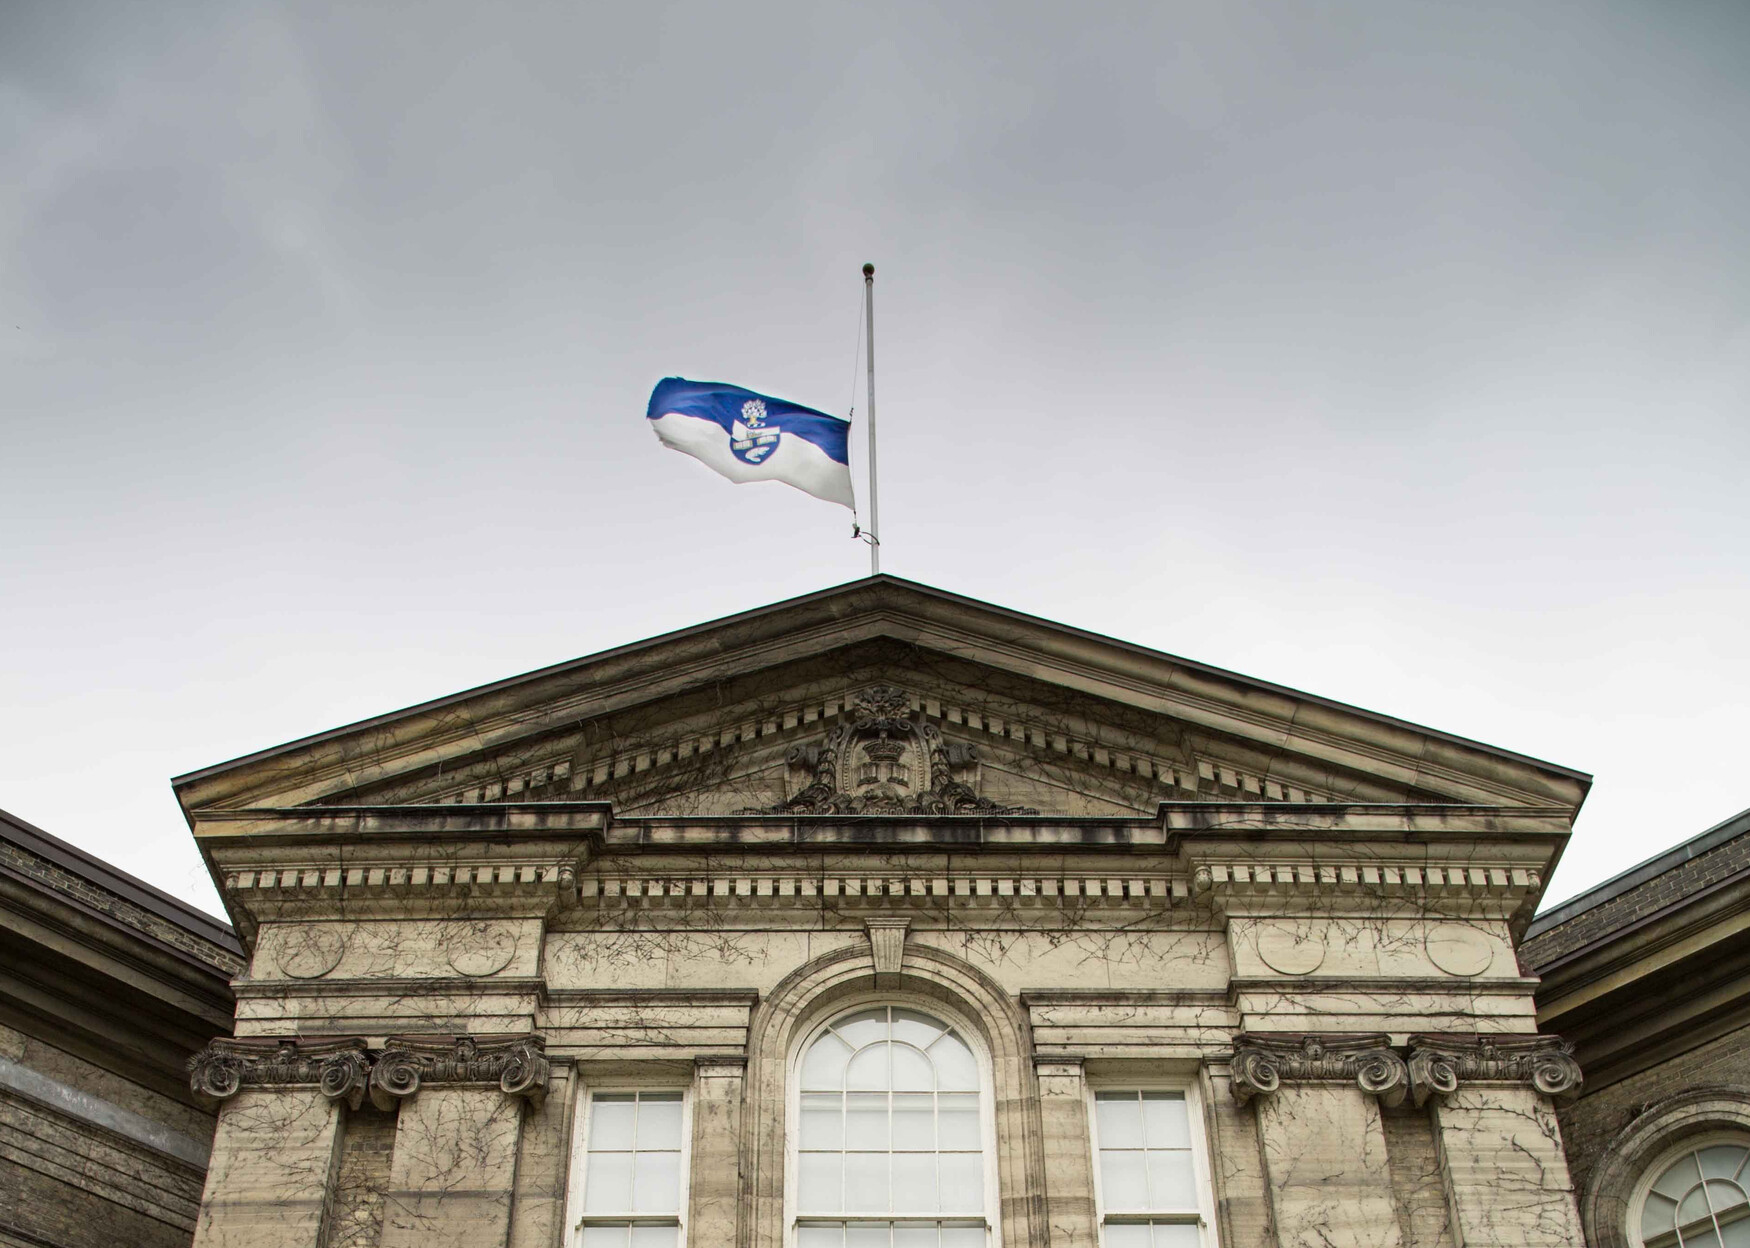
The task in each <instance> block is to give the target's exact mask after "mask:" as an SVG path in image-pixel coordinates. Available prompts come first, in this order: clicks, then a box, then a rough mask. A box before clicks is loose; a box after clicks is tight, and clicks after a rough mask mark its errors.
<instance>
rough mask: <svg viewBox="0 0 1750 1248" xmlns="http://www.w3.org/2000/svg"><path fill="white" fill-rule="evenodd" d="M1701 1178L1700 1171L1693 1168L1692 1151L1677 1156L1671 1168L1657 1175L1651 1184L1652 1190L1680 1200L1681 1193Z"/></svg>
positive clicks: (1693, 1157)
mask: <svg viewBox="0 0 1750 1248" xmlns="http://www.w3.org/2000/svg"><path fill="white" fill-rule="evenodd" d="M1700 1180H1701V1171H1699V1170H1697V1169H1696V1168H1695V1155H1694V1154H1693V1153H1691V1154H1686V1155H1685V1156H1683V1157H1679V1158H1678V1159H1677V1161H1676V1162H1675V1163H1674V1164H1673V1165H1672V1166H1671V1168H1670V1169H1669V1170H1667V1171H1665V1173H1664V1174H1662V1175H1660V1176H1659V1181H1658V1182H1657V1183H1655V1184H1653V1190H1654V1191H1655V1192H1658V1193H1660V1194H1662V1195H1665V1196H1669V1197H1670V1198H1671V1199H1672V1200H1682V1199H1683V1193H1685V1192H1687V1191H1688V1190H1689V1189H1690V1188H1691V1187H1692V1186H1694V1185H1695V1184H1696V1183H1697V1182H1699V1181H1700Z"/></svg>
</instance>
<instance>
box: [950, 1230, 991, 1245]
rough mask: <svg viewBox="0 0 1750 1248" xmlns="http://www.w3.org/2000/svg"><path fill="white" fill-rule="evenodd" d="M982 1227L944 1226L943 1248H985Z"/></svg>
mask: <svg viewBox="0 0 1750 1248" xmlns="http://www.w3.org/2000/svg"><path fill="white" fill-rule="evenodd" d="M984 1238H985V1237H984V1228H983V1227H982V1226H944V1227H943V1228H942V1248H985V1244H984Z"/></svg>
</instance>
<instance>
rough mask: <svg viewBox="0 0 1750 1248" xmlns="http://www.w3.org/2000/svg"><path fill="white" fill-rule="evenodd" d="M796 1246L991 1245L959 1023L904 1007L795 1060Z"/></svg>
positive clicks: (855, 1020) (973, 1087) (826, 1034)
mask: <svg viewBox="0 0 1750 1248" xmlns="http://www.w3.org/2000/svg"><path fill="white" fill-rule="evenodd" d="M794 1069H795V1072H796V1074H795V1078H794V1080H793V1082H792V1086H793V1092H792V1095H791V1130H790V1131H789V1133H788V1137H787V1138H788V1139H789V1141H790V1144H789V1152H790V1181H789V1183H788V1184H787V1190H788V1193H789V1205H790V1225H791V1231H792V1235H793V1241H792V1242H793V1243H794V1245H795V1248H988V1245H989V1244H991V1243H994V1242H995V1241H994V1238H993V1235H994V1232H995V1229H996V1227H995V1207H996V1192H995V1186H996V1180H995V1171H994V1167H993V1165H992V1150H991V1139H992V1135H993V1131H992V1126H991V1115H990V1110H991V1103H990V1092H989V1080H988V1079H987V1077H986V1073H985V1070H984V1066H983V1064H982V1063H981V1061H980V1059H979V1056H978V1055H977V1053H975V1051H974V1049H973V1048H972V1046H971V1045H970V1044H968V1043H967V1041H966V1039H965V1037H964V1035H963V1034H962V1032H961V1030H960V1029H959V1028H957V1027H955V1026H954V1025H953V1024H951V1023H949V1022H946V1021H944V1020H942V1019H940V1018H938V1017H936V1016H935V1015H934V1014H931V1013H926V1012H924V1011H921V1010H916V1009H912V1008H909V1007H906V1006H902V1005H878V1006H873V1007H863V1008H859V1009H856V1010H853V1011H852V1012H850V1013H847V1014H842V1015H840V1016H838V1017H837V1018H835V1019H833V1020H832V1021H831V1022H829V1023H827V1024H826V1025H825V1026H823V1027H822V1028H820V1029H819V1030H818V1031H817V1032H815V1033H814V1034H813V1035H812V1036H811V1037H810V1038H809V1039H808V1041H807V1042H806V1044H805V1045H804V1046H803V1048H802V1051H801V1053H800V1054H799V1057H798V1061H797V1063H796V1065H795V1067H794Z"/></svg>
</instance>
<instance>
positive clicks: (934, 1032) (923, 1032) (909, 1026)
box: [893, 1010, 947, 1049]
mask: <svg viewBox="0 0 1750 1248" xmlns="http://www.w3.org/2000/svg"><path fill="white" fill-rule="evenodd" d="M946 1030H947V1027H946V1025H945V1024H942V1023H939V1022H937V1021H936V1020H935V1019H933V1018H931V1017H930V1016H929V1015H928V1014H919V1013H918V1012H917V1011H916V1010H895V1011H893V1038H894V1039H895V1040H903V1041H905V1042H906V1043H907V1044H915V1045H917V1046H918V1048H920V1049H927V1048H929V1047H930V1045H932V1044H933V1043H935V1040H936V1037H937V1036H939V1035H941V1034H942V1033H943V1032H944V1031H946Z"/></svg>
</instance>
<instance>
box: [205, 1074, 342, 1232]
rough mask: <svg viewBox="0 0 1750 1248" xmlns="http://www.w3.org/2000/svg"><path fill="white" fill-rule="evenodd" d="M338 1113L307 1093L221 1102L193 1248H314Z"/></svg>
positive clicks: (329, 1190) (268, 1091)
mask: <svg viewBox="0 0 1750 1248" xmlns="http://www.w3.org/2000/svg"><path fill="white" fill-rule="evenodd" d="M341 1112H342V1107H341V1103H340V1102H338V1101H336V1100H334V1099H333V1098H331V1097H328V1096H325V1095H323V1093H322V1092H321V1090H320V1089H319V1088H317V1087H314V1086H301V1087H297V1086H281V1087H273V1088H254V1087H245V1088H243V1089H242V1090H241V1091H239V1092H237V1093H235V1094H234V1095H232V1096H231V1097H230V1098H228V1099H227V1100H226V1101H225V1103H224V1105H223V1106H222V1107H221V1108H220V1110H219V1126H218V1130H217V1132H216V1133H215V1135H214V1137H213V1160H212V1164H211V1165H210V1166H209V1167H208V1169H207V1182H206V1191H205V1192H204V1194H203V1195H202V1197H201V1212H200V1221H199V1223H198V1225H197V1226H196V1228H195V1234H194V1243H195V1248H322V1238H323V1235H324V1232H325V1229H326V1227H327V1222H328V1214H329V1211H330V1209H331V1207H332V1202H333V1198H334V1180H335V1163H336V1161H337V1159H338V1156H337V1155H338V1148H337V1147H336V1146H337V1144H338V1142H339V1133H340V1115H341Z"/></svg>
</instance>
